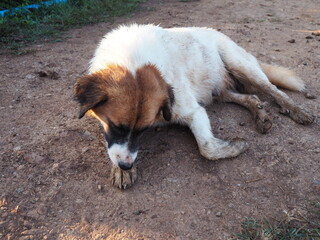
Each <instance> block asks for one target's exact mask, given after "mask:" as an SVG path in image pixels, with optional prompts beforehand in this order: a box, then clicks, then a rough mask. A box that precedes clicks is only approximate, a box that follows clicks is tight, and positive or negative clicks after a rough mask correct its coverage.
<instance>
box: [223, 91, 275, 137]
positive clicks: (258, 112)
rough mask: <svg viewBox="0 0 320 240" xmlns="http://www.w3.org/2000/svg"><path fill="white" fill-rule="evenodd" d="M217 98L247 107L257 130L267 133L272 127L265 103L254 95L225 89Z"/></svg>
mask: <svg viewBox="0 0 320 240" xmlns="http://www.w3.org/2000/svg"><path fill="white" fill-rule="evenodd" d="M219 99H220V100H221V101H223V102H232V103H236V104H239V105H241V106H243V107H245V108H247V109H248V110H249V111H250V112H251V113H252V114H253V117H254V120H255V122H256V127H257V129H258V131H259V132H261V133H267V132H268V131H269V130H270V128H271V127H272V117H271V115H270V114H269V113H268V112H267V111H266V103H263V102H261V101H260V99H259V98H258V97H257V96H256V95H248V94H240V93H236V92H233V91H231V90H225V91H223V93H221V96H220V98H219Z"/></svg>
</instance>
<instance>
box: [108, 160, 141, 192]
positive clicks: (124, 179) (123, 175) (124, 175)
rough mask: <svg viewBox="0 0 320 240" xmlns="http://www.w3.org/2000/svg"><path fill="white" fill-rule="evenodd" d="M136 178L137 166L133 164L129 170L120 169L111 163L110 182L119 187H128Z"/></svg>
mask: <svg viewBox="0 0 320 240" xmlns="http://www.w3.org/2000/svg"><path fill="white" fill-rule="evenodd" d="M136 179H137V168H136V166H135V165H133V167H132V168H131V169H130V170H122V169H121V168H120V167H118V166H116V165H113V166H112V170H111V182H112V184H113V185H114V186H116V187H118V188H120V189H126V188H127V187H130V186H131V185H132V184H133V183H134V182H135V180H136Z"/></svg>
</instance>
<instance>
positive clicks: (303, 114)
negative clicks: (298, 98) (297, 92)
mask: <svg viewBox="0 0 320 240" xmlns="http://www.w3.org/2000/svg"><path fill="white" fill-rule="evenodd" d="M287 115H289V116H290V118H291V119H292V120H293V121H295V122H296V123H299V124H303V125H308V124H311V123H313V122H314V120H315V117H314V116H313V115H312V114H311V113H309V112H308V111H306V110H304V109H302V108H299V107H295V108H293V109H291V110H289V111H287Z"/></svg>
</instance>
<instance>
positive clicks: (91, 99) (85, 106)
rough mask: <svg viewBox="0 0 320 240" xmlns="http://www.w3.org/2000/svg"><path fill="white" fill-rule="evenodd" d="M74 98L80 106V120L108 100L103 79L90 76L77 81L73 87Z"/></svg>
mask: <svg viewBox="0 0 320 240" xmlns="http://www.w3.org/2000/svg"><path fill="white" fill-rule="evenodd" d="M74 96H75V100H76V101H77V102H78V103H79V104H80V111H79V118H82V117H83V116H84V115H85V114H86V112H87V111H89V110H90V109H92V108H94V107H97V106H99V105H101V104H104V103H105V102H107V100H108V95H107V92H106V87H105V84H104V81H103V79H100V78H99V77H98V76H96V75H92V74H91V75H86V76H84V77H82V78H80V79H79V80H78V82H77V83H76V85H75V87H74Z"/></svg>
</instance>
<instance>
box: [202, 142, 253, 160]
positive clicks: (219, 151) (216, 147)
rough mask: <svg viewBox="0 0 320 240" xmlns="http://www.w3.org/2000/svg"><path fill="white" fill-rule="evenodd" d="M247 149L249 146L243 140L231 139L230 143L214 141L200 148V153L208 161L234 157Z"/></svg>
mask: <svg viewBox="0 0 320 240" xmlns="http://www.w3.org/2000/svg"><path fill="white" fill-rule="evenodd" d="M248 148H249V144H248V143H247V142H246V141H244V140H243V139H233V140H232V141H223V140H220V139H214V140H213V141H210V142H207V143H206V144H204V145H203V146H200V153H201V155H202V156H204V157H205V158H207V159H209V160H218V159H223V158H232V157H236V156H238V155H239V154H241V153H243V152H244V151H246V150H247V149H248Z"/></svg>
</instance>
